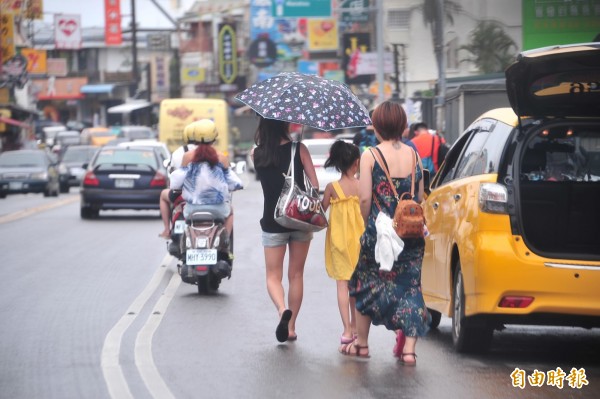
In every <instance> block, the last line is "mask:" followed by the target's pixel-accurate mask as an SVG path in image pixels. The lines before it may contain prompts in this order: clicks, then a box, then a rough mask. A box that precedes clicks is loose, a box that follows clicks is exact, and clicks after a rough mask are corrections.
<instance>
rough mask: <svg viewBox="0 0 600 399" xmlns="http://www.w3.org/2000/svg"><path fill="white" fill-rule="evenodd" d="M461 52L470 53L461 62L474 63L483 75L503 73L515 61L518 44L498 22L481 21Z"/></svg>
mask: <svg viewBox="0 0 600 399" xmlns="http://www.w3.org/2000/svg"><path fill="white" fill-rule="evenodd" d="M469 38H470V42H469V43H468V44H466V45H464V46H461V47H460V49H461V50H466V51H468V52H469V53H470V56H468V57H467V58H464V59H461V62H466V61H469V62H472V63H473V64H475V66H476V67H477V69H478V70H479V71H480V72H481V73H494V72H503V71H504V70H505V69H506V67H508V66H509V65H510V64H511V63H512V62H513V61H514V59H515V53H516V51H517V44H516V43H515V42H514V40H512V39H511V37H510V36H508V35H507V34H506V33H505V32H504V29H502V27H501V26H500V24H498V23H497V22H493V21H481V22H480V23H479V24H478V25H477V27H476V28H475V29H474V30H473V31H472V32H471V34H470V35H469Z"/></svg>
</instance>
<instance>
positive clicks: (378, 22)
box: [375, 0, 385, 104]
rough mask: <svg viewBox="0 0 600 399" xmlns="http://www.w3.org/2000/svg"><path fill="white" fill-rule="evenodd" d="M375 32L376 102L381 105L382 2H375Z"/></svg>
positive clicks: (382, 90) (382, 94)
mask: <svg viewBox="0 0 600 399" xmlns="http://www.w3.org/2000/svg"><path fill="white" fill-rule="evenodd" d="M375 21H376V22H375V25H376V30H377V64H378V65H379V68H377V86H378V88H379V95H378V102H379V103H380V104H381V103H382V102H383V100H384V89H385V87H384V86H385V81H384V79H383V69H384V60H383V0H377V11H376V18H375Z"/></svg>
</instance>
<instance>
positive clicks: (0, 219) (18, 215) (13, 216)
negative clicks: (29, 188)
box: [0, 196, 79, 224]
mask: <svg viewBox="0 0 600 399" xmlns="http://www.w3.org/2000/svg"><path fill="white" fill-rule="evenodd" d="M76 201H79V196H73V197H68V198H65V199H63V200H60V201H54V202H51V203H49V204H46V205H40V206H36V207H34V208H28V209H23V210H22V211H17V212H13V213H9V214H8V215H4V216H0V224H2V223H8V222H14V221H15V220H18V219H22V218H24V217H27V216H31V215H33V214H35V213H38V212H42V211H46V210H48V209H52V208H58V207H59V206H63V205H67V204H70V203H72V202H76Z"/></svg>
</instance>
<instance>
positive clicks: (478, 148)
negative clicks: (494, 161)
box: [456, 130, 490, 179]
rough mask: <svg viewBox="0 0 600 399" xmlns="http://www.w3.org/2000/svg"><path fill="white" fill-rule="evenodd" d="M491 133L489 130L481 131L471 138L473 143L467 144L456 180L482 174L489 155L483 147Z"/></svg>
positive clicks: (457, 170)
mask: <svg viewBox="0 0 600 399" xmlns="http://www.w3.org/2000/svg"><path fill="white" fill-rule="evenodd" d="M489 135H490V132H489V131H487V130H479V131H478V132H476V133H475V134H473V136H472V137H471V141H470V142H469V144H467V148H466V149H465V151H464V152H463V154H462V157H461V159H460V162H459V163H458V168H457V169H456V178H457V179H461V178H463V177H469V176H473V175H476V174H480V173H482V171H483V169H484V167H485V164H486V163H487V156H488V153H487V151H486V150H484V148H483V145H484V144H485V141H486V140H487V138H488V137H489Z"/></svg>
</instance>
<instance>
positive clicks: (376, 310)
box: [340, 101, 430, 365]
mask: <svg viewBox="0 0 600 399" xmlns="http://www.w3.org/2000/svg"><path fill="white" fill-rule="evenodd" d="M372 120H373V126H374V128H375V133H376V135H377V138H378V140H379V142H380V144H379V145H377V147H375V148H372V151H380V155H382V157H381V158H383V161H384V163H385V167H387V168H388V170H389V174H390V176H391V177H392V181H393V183H394V185H395V188H396V191H397V192H398V195H399V196H402V194H403V193H404V192H410V189H411V173H412V167H413V159H414V156H415V155H414V150H413V149H411V148H410V147H408V146H407V145H405V144H403V143H402V132H403V131H404V128H405V127H406V114H405V112H404V110H403V109H402V107H401V106H400V105H399V104H398V103H394V102H390V101H386V102H383V103H382V104H380V105H379V106H378V107H377V108H376V109H375V111H374V112H373V117H372ZM417 159H418V158H417ZM422 169H423V166H422V164H421V161H420V159H418V162H417V164H416V174H415V200H416V201H417V202H421V201H422V198H423V180H422V176H423V173H422ZM359 197H360V208H361V213H362V216H363V218H364V220H365V226H366V230H365V232H364V234H363V235H362V237H361V251H360V255H359V260H358V264H357V266H356V269H355V271H354V274H353V275H352V278H351V280H350V282H349V284H348V285H349V289H350V295H351V296H353V297H354V298H356V310H357V314H356V316H357V333H358V337H357V339H356V340H355V341H354V342H352V343H350V344H347V345H342V347H341V348H340V352H341V353H342V354H345V355H353V356H358V357H369V347H368V337H369V328H370V325H371V323H373V324H374V325H384V326H385V327H386V328H387V329H388V330H392V331H396V332H397V334H398V337H399V338H400V337H402V338H403V335H405V336H406V343H405V345H404V348H402V345H397V346H396V348H394V354H395V355H396V356H398V357H399V358H400V361H401V362H402V363H403V364H406V365H415V364H416V354H415V346H416V343H417V337H420V336H423V335H425V334H426V332H427V330H428V327H429V320H430V316H429V314H428V312H427V309H426V307H425V302H424V300H423V294H422V292H421V265H422V261H423V253H424V250H425V241H424V239H423V238H414V239H403V241H404V249H403V250H402V252H401V253H400V255H399V256H398V258H397V259H396V261H395V262H394V265H393V267H392V270H391V271H389V272H385V271H380V270H379V264H378V263H376V262H375V243H376V241H377V230H376V228H375V219H376V218H377V215H378V214H379V209H378V208H377V205H376V204H375V201H374V200H373V198H376V199H377V201H378V202H379V205H380V206H381V208H382V210H383V211H384V212H386V213H387V214H388V215H389V216H392V215H393V214H394V211H395V209H396V204H397V200H396V198H395V197H394V194H393V192H392V189H391V186H390V183H389V182H388V179H387V177H386V174H385V172H384V170H383V169H382V168H381V166H380V165H379V164H378V163H377V162H376V161H375V158H374V154H373V153H372V152H370V151H365V152H364V153H363V155H362V157H361V161H360V189H359Z"/></svg>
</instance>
